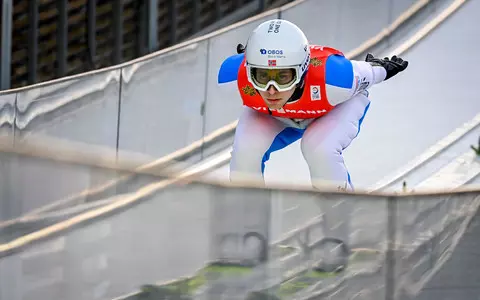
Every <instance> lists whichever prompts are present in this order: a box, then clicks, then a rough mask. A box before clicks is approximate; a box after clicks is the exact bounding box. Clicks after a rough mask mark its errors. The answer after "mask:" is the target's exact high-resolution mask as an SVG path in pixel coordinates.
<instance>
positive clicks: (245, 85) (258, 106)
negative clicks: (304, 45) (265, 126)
mask: <svg viewBox="0 0 480 300" xmlns="http://www.w3.org/2000/svg"><path fill="white" fill-rule="evenodd" d="M333 54H338V55H342V56H343V53H342V52H340V51H338V50H336V49H333V48H328V47H321V46H310V55H311V59H310V66H309V69H308V71H307V74H306V76H305V89H304V91H303V94H302V96H301V97H300V99H299V100H297V101H295V102H292V103H288V102H287V103H286V104H285V105H284V106H283V108H281V109H272V110H270V112H269V109H268V107H267V106H266V104H265V102H264V100H263V98H262V96H260V94H259V93H258V92H257V91H256V90H255V88H254V87H253V85H252V84H251V83H250V82H249V81H248V78H247V72H246V67H245V58H244V59H243V62H242V64H241V65H240V68H239V70H238V79H237V84H238V90H239V92H240V95H241V97H242V101H243V104H244V105H246V106H248V107H251V108H253V109H255V110H256V111H258V112H262V113H265V114H271V115H272V116H277V117H285V118H291V119H309V118H318V117H321V116H323V115H325V114H326V113H328V112H329V111H330V110H331V109H332V108H333V106H332V105H330V103H329V102H328V99H327V93H326V91H325V62H326V61H327V59H328V57H329V56H330V55H333Z"/></svg>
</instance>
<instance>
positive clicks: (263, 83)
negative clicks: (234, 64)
mask: <svg viewBox="0 0 480 300" xmlns="http://www.w3.org/2000/svg"><path fill="white" fill-rule="evenodd" d="M247 73H248V79H249V81H250V83H251V84H252V85H253V87H254V88H255V89H257V90H260V91H267V90H268V89H269V87H270V86H272V85H273V86H274V87H275V88H276V89H277V91H279V92H284V91H288V90H290V89H291V88H292V87H293V86H294V85H296V84H297V83H299V82H300V77H299V76H298V74H299V70H298V67H297V66H295V67H290V68H289V67H282V68H271V69H266V68H262V67H256V66H254V65H250V66H247Z"/></svg>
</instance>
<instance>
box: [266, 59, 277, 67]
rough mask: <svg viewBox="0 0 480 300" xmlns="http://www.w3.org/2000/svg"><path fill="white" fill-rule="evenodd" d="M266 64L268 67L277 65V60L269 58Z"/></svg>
mask: <svg viewBox="0 0 480 300" xmlns="http://www.w3.org/2000/svg"><path fill="white" fill-rule="evenodd" d="M268 66H269V67H275V66H277V61H276V60H274V59H273V60H271V59H269V60H268Z"/></svg>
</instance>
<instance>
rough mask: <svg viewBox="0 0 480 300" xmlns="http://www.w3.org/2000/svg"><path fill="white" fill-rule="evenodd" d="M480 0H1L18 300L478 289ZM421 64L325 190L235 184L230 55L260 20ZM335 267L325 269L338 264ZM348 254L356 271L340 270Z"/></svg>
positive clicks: (1, 256) (424, 293)
mask: <svg viewBox="0 0 480 300" xmlns="http://www.w3.org/2000/svg"><path fill="white" fill-rule="evenodd" d="M479 13H480V0H362V1H354V0H296V1H287V0H278V1H272V0H243V1H242V0H205V1H203V0H202V1H200V0H198V1H197V0H177V1H173V0H172V1H170V0H168V1H167V0H130V1H129V0H41V1H40V0H39V1H27V0H3V1H2V5H1V11H0V16H1V30H0V32H1V36H0V39H1V45H0V54H1V56H0V300H27V299H28V300H29V299H35V300H51V299H68V300H70V299H72V300H73V299H75V300H76V299H79V300H80V299H82V300H83V299H85V300H87V299H88V300H90V299H102V300H113V299H115V300H120V299H122V300H137V299H144V300H145V299H148V300H153V299H156V300H157V299H282V300H283V299H342V300H343V299H355V300H362V299H389V300H393V299H399V300H406V299H422V300H431V299H461V300H470V299H480V296H479V295H480V271H478V269H479V268H476V265H477V264H479V261H478V259H477V258H478V255H479V254H480V252H479V250H478V249H479V244H478V236H479V234H480V232H479V230H480V229H479V228H478V226H479V225H478V224H479V221H478V217H477V211H478V203H479V201H480V197H479V191H480V189H479V187H478V183H479V182H480V176H478V174H479V173H480V162H479V158H478V157H479V151H478V148H479V147H480V145H479V142H480V141H479V140H478V138H479V136H480V126H479V125H480V101H479V99H478V93H477V92H476V89H475V87H476V86H477V85H478V83H477V77H478V76H476V69H475V66H476V65H478V64H479V63H480V57H479V56H478V55H477V52H478V51H477V49H478V47H479V46H480V26H476V25H475V24H478V20H477V19H478V15H479ZM274 18H281V19H286V20H289V21H292V22H294V23H295V24H297V25H298V26H299V27H300V28H301V29H302V30H303V31H304V32H305V34H306V35H307V37H308V38H309V39H310V42H311V43H313V44H318V45H326V46H330V47H334V48H337V49H339V50H341V51H342V52H343V53H344V54H345V55H346V56H347V57H348V58H350V59H356V60H364V58H365V55H366V53H368V52H370V53H373V54H374V55H376V56H379V57H384V56H392V55H394V54H396V55H400V56H401V57H403V58H404V59H406V60H408V61H409V63H410V64H409V67H408V69H407V70H406V71H405V72H403V73H402V74H400V75H399V76H397V77H396V78H395V80H389V81H387V82H384V83H381V84H379V85H377V86H374V87H373V88H372V89H371V91H370V98H371V100H372V105H371V107H370V109H369V112H368V114H367V116H366V118H365V119H364V121H363V123H362V130H361V134H359V136H358V137H357V138H356V139H355V141H354V142H353V143H352V145H350V146H349V148H348V149H346V150H345V152H344V157H345V161H346V164H347V167H348V168H349V171H350V174H351V175H352V180H353V183H354V185H355V186H356V188H357V191H356V192H355V193H339V192H336V191H329V190H320V191H312V190H310V189H309V187H310V178H309V172H308V167H307V165H306V163H305V161H304V160H303V157H302V155H301V151H300V144H299V142H296V143H294V144H292V145H291V146H290V147H288V148H286V149H283V150H281V151H278V152H275V153H273V154H272V155H271V158H270V161H269V162H268V163H267V168H266V171H265V181H266V187H263V188H258V187H254V186H247V185H244V186H232V185H230V184H229V182H228V164H229V160H230V151H231V146H232V141H233V135H234V133H235V128H236V125H237V118H238V116H239V113H240V110H241V108H242V106H241V100H240V95H239V93H238V91H237V90H236V84H235V82H233V83H228V84H224V85H219V84H218V83H217V74H218V70H219V67H220V65H221V63H222V62H223V61H224V60H225V59H226V58H228V57H229V56H231V55H233V54H236V47H237V44H239V43H242V44H244V43H245V42H246V40H247V38H248V36H249V34H250V32H251V31H252V30H253V29H254V28H255V27H256V26H257V25H259V24H260V23H262V22H264V21H266V20H270V19H274ZM320 266H322V267H320ZM339 267H342V268H339Z"/></svg>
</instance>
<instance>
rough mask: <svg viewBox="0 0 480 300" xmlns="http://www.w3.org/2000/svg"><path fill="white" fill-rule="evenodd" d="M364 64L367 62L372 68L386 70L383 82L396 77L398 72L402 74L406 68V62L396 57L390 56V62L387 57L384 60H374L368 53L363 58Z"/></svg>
mask: <svg viewBox="0 0 480 300" xmlns="http://www.w3.org/2000/svg"><path fill="white" fill-rule="evenodd" d="M365 61H366V62H369V63H370V64H371V65H372V66H382V67H384V68H385V70H387V77H385V80H387V79H389V78H391V77H393V76H395V75H397V73H398V72H402V71H403V70H405V69H406V68H407V66H408V61H406V60H403V59H401V58H400V57H397V56H396V55H394V56H392V59H391V60H390V59H389V58H388V57H385V58H384V59H380V58H375V57H373V55H372V54H370V53H368V54H367V57H366V58H365Z"/></svg>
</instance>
